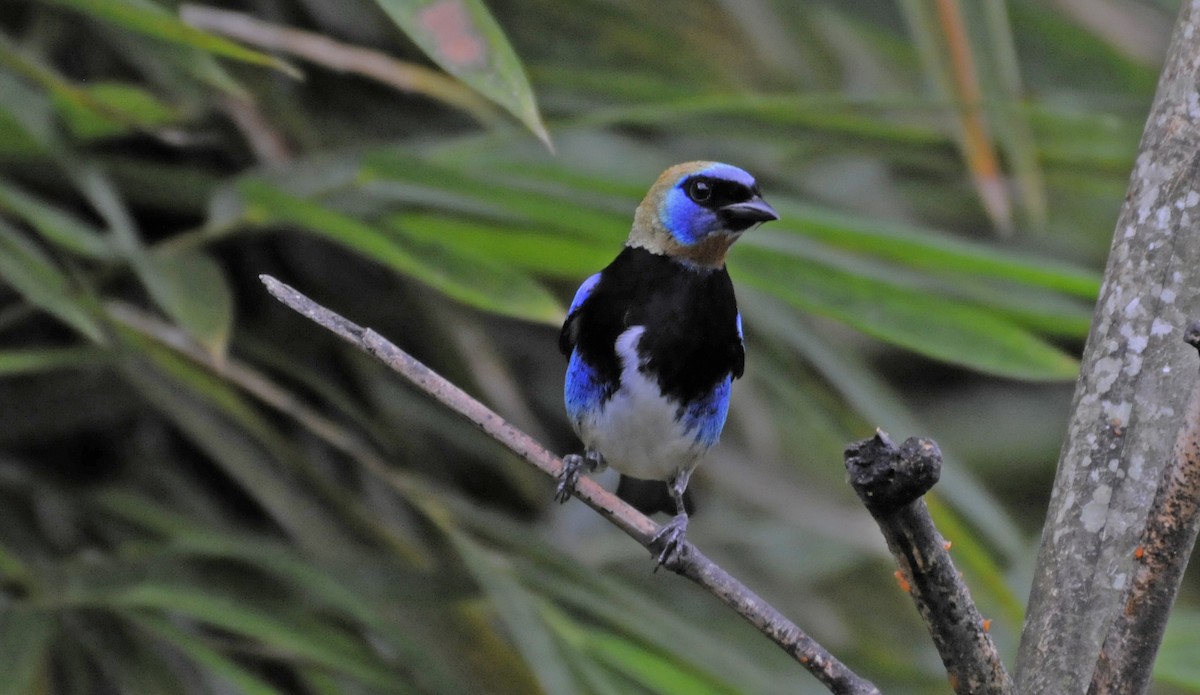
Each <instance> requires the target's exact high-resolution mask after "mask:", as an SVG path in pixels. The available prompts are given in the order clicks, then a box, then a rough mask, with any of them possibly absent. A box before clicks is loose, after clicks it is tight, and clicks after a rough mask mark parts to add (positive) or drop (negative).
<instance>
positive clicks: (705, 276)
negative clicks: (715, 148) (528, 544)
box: [555, 161, 779, 567]
mask: <svg viewBox="0 0 1200 695" xmlns="http://www.w3.org/2000/svg"><path fill="white" fill-rule="evenodd" d="M777 219H779V215H778V214H777V213H776V212H775V210H774V208H772V207H771V206H770V205H768V204H767V202H766V201H765V200H763V197H762V191H761V189H760V187H759V185H758V183H757V182H756V181H755V179H754V177H752V176H751V175H750V174H748V173H747V172H746V171H744V170H742V169H740V168H738V167H735V166H731V165H729V164H722V163H720V162H711V161H696V162H686V163H683V164H677V165H675V166H672V167H670V168H669V169H667V170H666V171H664V172H663V173H662V175H661V176H659V178H658V180H657V181H656V182H655V183H654V185H653V186H651V187H650V190H649V192H647V193H646V196H645V198H644V199H643V200H642V202H641V203H640V204H639V205H638V207H637V210H636V212H635V213H634V218H633V226H632V228H631V229H630V232H629V237H628V239H627V240H626V241H625V245H624V248H622V250H621V251H620V253H619V254H618V255H617V257H616V258H615V259H614V260H613V261H612V262H611V263H610V264H609V265H608V266H607V267H605V268H604V269H603V270H601V271H600V272H598V273H596V274H595V275H592V276H591V277H589V278H587V279H586V280H584V282H583V284H582V285H580V287H579V289H578V290H577V291H576V293H575V296H574V299H573V300H572V301H571V304H570V307H569V309H568V310H567V318H566V321H565V322H564V323H563V326H562V331H561V332H560V334H559V349H560V350H561V352H562V353H563V354H564V355H565V356H566V357H567V358H568V362H567V370H566V378H565V381H564V387H563V399H564V402H565V405H566V412H567V416H568V419H569V420H570V422H571V425H572V427H573V428H574V430H575V433H576V434H577V435H578V436H579V438H580V440H581V441H582V443H583V445H584V450H583V453H581V454H569V455H567V456H564V457H563V468H562V473H561V474H560V475H559V478H558V485H557V487H556V492H555V498H556V499H557V500H558V501H559V502H566V501H567V500H568V499H570V497H571V495H572V493H573V492H574V490H575V485H576V484H577V482H578V479H579V475H580V473H581V472H583V471H585V470H586V471H588V472H593V471H598V470H601V469H603V468H604V467H606V466H611V467H612V468H614V469H615V470H617V471H618V472H619V473H620V474H621V484H620V485H619V486H618V488H617V494H618V495H620V496H622V497H625V496H626V495H625V494H623V493H628V492H631V491H633V490H635V489H637V488H638V487H639V485H644V484H645V481H661V483H665V488H666V490H665V491H666V492H667V493H668V494H669V500H670V503H669V504H668V506H667V507H666V508H665V509H663V510H662V511H667V512H668V513H669V512H670V511H674V513H675V514H674V517H673V518H672V519H671V520H670V521H669V522H668V523H667V524H665V525H664V526H663V527H662V529H661V530H660V531H659V532H658V534H657V535H656V536H655V537H654V538H653V539H652V541H651V543H650V548H651V553H652V554H654V553H656V552H657V561H658V566H668V567H672V566H678V564H679V563H680V562H681V561H682V560H683V559H684V554H685V549H686V542H685V541H686V534H687V524H688V504H687V502H685V499H684V493H685V491H686V489H687V485H688V480H689V478H690V477H691V474H692V471H693V470H694V469H695V468H696V465H697V464H698V463H699V461H700V460H701V458H702V457H703V456H704V455H705V454H706V453H707V452H708V450H709V449H710V448H711V447H712V446H713V445H714V444H716V443H717V440H718V438H719V437H720V434H721V430H722V429H723V427H724V425H725V419H726V416H727V415H728V412H729V398H730V392H731V390H732V383H733V380H734V379H738V378H740V377H741V376H742V374H743V372H744V370H745V354H746V353H745V347H744V341H743V335H742V317H741V313H740V312H739V311H738V307H737V298H736V296H735V294H734V287H733V282H732V280H730V277H729V272H728V270H727V269H726V267H725V257H726V254H727V253H728V251H729V249H730V247H731V246H732V245H733V243H734V242H735V241H737V240H738V238H740V237H741V235H742V234H743V233H744V232H746V231H747V230H749V229H752V228H754V227H757V226H758V225H759V224H761V223H764V222H769V221H772V220H777ZM661 483H659V484H660V485H661ZM659 489H660V490H662V487H659ZM660 497H662V495H660ZM651 510H653V507H652V508H651ZM647 513H650V511H647Z"/></svg>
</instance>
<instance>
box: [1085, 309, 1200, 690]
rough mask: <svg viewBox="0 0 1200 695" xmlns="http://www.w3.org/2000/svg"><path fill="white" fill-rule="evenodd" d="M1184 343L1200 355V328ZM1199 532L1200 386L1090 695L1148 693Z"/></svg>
mask: <svg viewBox="0 0 1200 695" xmlns="http://www.w3.org/2000/svg"><path fill="white" fill-rule="evenodd" d="M1184 340H1185V341H1186V342H1187V343H1188V344H1189V345H1191V346H1192V347H1194V348H1197V349H1198V350H1200V322H1195V323H1193V324H1192V325H1191V326H1190V327H1189V328H1188V330H1187V332H1186V333H1185V334H1184ZM1197 530H1200V379H1197V380H1196V381H1195V384H1194V385H1193V387H1192V396H1191V398H1190V399H1189V400H1188V405H1187V411H1186V412H1185V413H1184V420H1183V425H1182V426H1181V427H1180V428H1179V436H1178V437H1176V439H1175V450H1174V452H1173V453H1172V458H1171V461H1170V463H1168V464H1167V467H1166V468H1164V469H1163V472H1162V478H1161V481H1160V482H1159V484H1158V492H1157V493H1156V494H1155V495H1154V502H1153V503H1151V505H1150V514H1149V515H1148V516H1147V517H1146V526H1145V528H1144V529H1143V530H1142V538H1141V541H1140V542H1139V543H1138V546H1137V548H1135V549H1134V550H1133V555H1134V558H1136V560H1137V562H1138V566H1137V570H1136V571H1135V572H1134V576H1133V583H1132V584H1130V586H1129V590H1128V591H1127V592H1126V594H1125V606H1124V609H1123V610H1121V611H1120V612H1119V613H1117V616H1116V618H1115V619H1114V620H1113V624H1112V626H1111V627H1110V628H1109V632H1108V637H1107V638H1106V639H1105V640H1104V647H1103V648H1102V649H1101V650H1100V660H1099V662H1097V664H1096V673H1095V674H1094V675H1093V676H1092V685H1091V687H1090V688H1089V689H1088V693H1089V695H1118V694H1122V695H1123V694H1125V693H1143V692H1146V690H1147V689H1148V688H1149V687H1150V677H1151V674H1152V672H1153V667H1154V657H1155V655H1156V654H1157V653H1158V646H1159V644H1160V643H1162V637H1163V631H1164V630H1166V628H1167V617H1168V615H1169V614H1170V612H1171V606H1172V605H1174V603H1175V597H1176V595H1178V594H1179V583H1180V582H1181V581H1182V580H1183V570H1184V569H1185V568H1186V567H1187V563H1188V558H1189V557H1191V554H1192V548H1193V546H1195V545H1196V532H1197Z"/></svg>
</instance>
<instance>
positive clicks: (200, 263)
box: [139, 251, 233, 357]
mask: <svg viewBox="0 0 1200 695" xmlns="http://www.w3.org/2000/svg"><path fill="white" fill-rule="evenodd" d="M139 265H140V269H141V272H140V273H139V275H141V278H142V282H143V283H144V284H145V285H146V289H147V290H148V291H149V292H150V296H151V297H153V298H154V301H155V302H156V303H157V304H158V305H159V306H160V307H162V308H163V310H164V311H166V312H167V315H168V316H170V317H171V318H172V319H174V320H175V321H176V322H177V323H178V324H179V325H180V327H182V328H183V329H184V330H186V331H187V332H188V334H189V335H191V336H192V337H193V338H195V339H196V340H197V341H198V342H199V343H200V344H201V345H202V346H204V348H205V349H206V350H207V351H208V352H209V354H211V355H213V356H215V357H220V356H222V355H224V354H225V350H226V348H227V347H228V343H229V336H230V333H231V331H232V329H233V291H232V290H231V289H230V288H229V282H228V281H227V280H226V279H225V272H224V271H223V270H222V269H221V266H220V264H218V263H217V262H216V261H215V260H213V259H212V258H211V257H209V256H208V255H207V254H205V253H203V252H201V251H190V252H186V253H178V254H175V253H148V254H146V257H145V261H143V262H142V263H141V264H139Z"/></svg>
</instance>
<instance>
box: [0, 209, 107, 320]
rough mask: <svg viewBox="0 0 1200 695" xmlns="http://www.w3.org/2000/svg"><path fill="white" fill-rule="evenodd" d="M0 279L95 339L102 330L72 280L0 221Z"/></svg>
mask: <svg viewBox="0 0 1200 695" xmlns="http://www.w3.org/2000/svg"><path fill="white" fill-rule="evenodd" d="M0 280H2V281H4V282H5V283H6V284H8V285H10V286H11V287H12V288H13V289H15V290H16V291H17V292H19V293H20V294H21V295H22V296H24V297H25V299H26V300H27V301H28V302H29V303H30V304H33V305H34V306H36V307H38V308H40V309H43V310H45V311H46V312H48V313H50V314H52V315H53V316H55V317H56V318H58V319H59V320H61V321H62V322H63V323H66V324H67V325H69V326H71V327H72V328H74V329H75V330H77V331H79V332H80V333H82V334H84V335H86V336H87V337H89V338H91V339H92V340H93V341H95V342H102V340H103V333H102V331H101V329H100V324H99V323H98V322H97V321H96V318H95V316H94V315H93V314H92V313H91V312H89V311H88V310H87V309H86V308H85V307H84V305H83V304H82V303H81V302H80V300H79V296H78V294H77V293H76V292H75V291H74V290H73V289H72V288H71V283H70V282H69V281H68V280H67V278H66V276H65V275H63V273H62V272H61V271H60V270H59V269H58V267H57V266H56V265H55V264H54V262H53V261H52V260H50V258H49V257H47V256H46V255H45V254H44V253H43V252H42V250H41V249H39V248H38V247H36V246H34V245H33V244H31V243H30V242H29V241H28V240H26V239H25V238H24V237H23V236H21V234H20V233H19V232H17V231H16V230H14V229H12V228H11V227H9V226H8V225H7V224H4V223H3V222H2V221H0Z"/></svg>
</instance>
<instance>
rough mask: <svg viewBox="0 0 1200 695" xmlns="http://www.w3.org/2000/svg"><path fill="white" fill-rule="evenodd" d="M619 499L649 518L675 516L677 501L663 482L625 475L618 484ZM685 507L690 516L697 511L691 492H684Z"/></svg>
mask: <svg viewBox="0 0 1200 695" xmlns="http://www.w3.org/2000/svg"><path fill="white" fill-rule="evenodd" d="M617 497H620V498H621V499H623V500H625V501H626V502H628V503H629V504H631V505H633V508H634V509H636V510H638V511H639V512H641V513H643V514H645V515H647V516H650V515H652V514H654V513H656V512H663V513H664V514H670V515H671V516H675V500H673V499H671V491H670V490H669V489H668V488H667V484H666V483H664V482H663V481H661V480H642V479H641V478H630V477H629V476H627V475H623V476H621V482H619V483H617ZM683 507H684V509H686V510H687V513H688V516H691V514H692V512H693V511H695V509H696V505H695V504H694V503H693V502H692V491H691V490H684V491H683Z"/></svg>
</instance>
